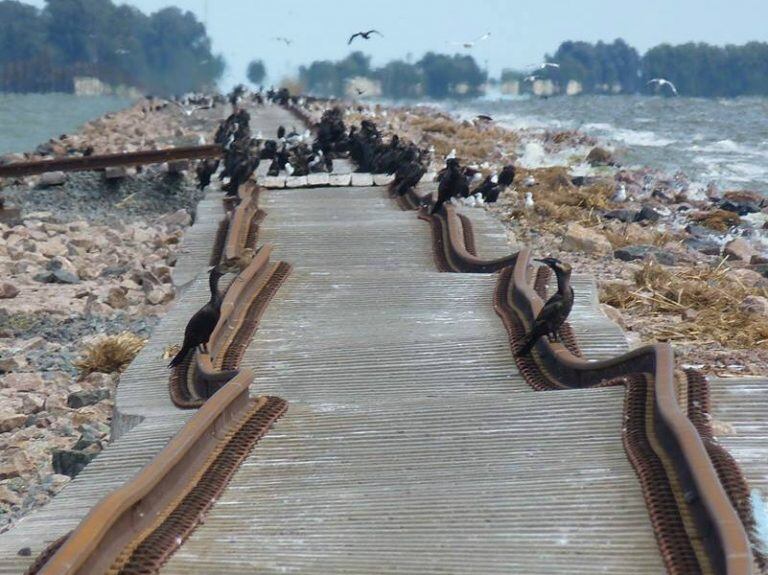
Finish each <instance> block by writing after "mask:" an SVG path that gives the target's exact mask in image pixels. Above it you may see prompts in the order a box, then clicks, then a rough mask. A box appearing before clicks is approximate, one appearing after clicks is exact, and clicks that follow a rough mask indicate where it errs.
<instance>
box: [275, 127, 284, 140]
mask: <svg viewBox="0 0 768 575" xmlns="http://www.w3.org/2000/svg"><path fill="white" fill-rule="evenodd" d="M283 138H285V126H282V125H281V126H278V127H277V139H278V140H282V139H283Z"/></svg>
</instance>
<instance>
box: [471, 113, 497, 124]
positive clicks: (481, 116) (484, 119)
mask: <svg viewBox="0 0 768 575" xmlns="http://www.w3.org/2000/svg"><path fill="white" fill-rule="evenodd" d="M475 119H477V120H480V121H482V122H493V118H491V117H490V116H488V115H486V114H478V115H477V116H475Z"/></svg>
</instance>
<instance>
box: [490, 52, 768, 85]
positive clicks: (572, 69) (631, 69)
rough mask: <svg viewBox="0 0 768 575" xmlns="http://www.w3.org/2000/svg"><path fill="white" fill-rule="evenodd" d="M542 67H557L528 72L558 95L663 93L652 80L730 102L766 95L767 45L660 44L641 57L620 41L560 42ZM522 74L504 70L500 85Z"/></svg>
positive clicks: (767, 79)
mask: <svg viewBox="0 0 768 575" xmlns="http://www.w3.org/2000/svg"><path fill="white" fill-rule="evenodd" d="M545 61H547V62H554V63H557V64H559V66H560V67H559V68H547V69H543V70H538V71H536V72H533V73H534V74H535V76H536V77H537V78H541V79H549V80H552V82H553V83H554V84H555V86H556V87H557V90H558V91H560V92H563V91H564V89H565V86H566V85H567V84H568V82H569V81H570V80H575V81H577V82H579V83H580V84H581V88H582V92H583V93H587V94H611V93H624V94H634V93H645V94H652V93H657V92H658V93H663V94H670V93H671V92H670V89H669V88H668V87H664V88H660V89H659V88H657V87H655V86H649V85H648V82H649V81H650V80H651V79H652V78H666V79H667V80H669V81H671V82H672V83H673V84H675V86H676V87H677V90H678V92H679V94H680V95H682V96H700V97H734V96H747V95H751V96H756V95H768V43H764V42H750V43H748V44H745V45H743V46H731V45H729V46H724V47H720V46H712V45H709V44H704V43H699V44H694V43H689V44H682V45H679V46H671V45H669V44H662V45H660V46H656V47H655V48H652V49H651V50H649V51H648V52H646V54H645V55H643V56H642V57H641V56H640V55H639V54H638V52H637V50H635V49H634V48H632V47H631V46H629V45H628V44H627V43H626V42H624V40H621V39H618V40H615V41H614V42H613V43H611V44H606V43H603V42H598V43H597V44H590V43H589V42H571V41H568V42H563V43H562V44H560V47H559V48H558V49H557V51H556V52H555V54H554V55H552V56H550V55H547V56H545ZM523 76H524V73H523V72H519V71H514V70H504V71H503V72H502V75H501V80H502V82H505V81H513V80H519V79H520V78H521V77H523Z"/></svg>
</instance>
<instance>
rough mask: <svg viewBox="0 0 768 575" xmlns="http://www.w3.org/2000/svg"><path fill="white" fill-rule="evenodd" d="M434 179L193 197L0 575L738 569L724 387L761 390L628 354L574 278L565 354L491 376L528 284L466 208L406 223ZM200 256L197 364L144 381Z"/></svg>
mask: <svg viewBox="0 0 768 575" xmlns="http://www.w3.org/2000/svg"><path fill="white" fill-rule="evenodd" d="M268 110H270V111H269V112H268V114H272V115H273V116H274V117H278V118H279V117H280V111H276V110H274V109H271V108H268ZM273 119H274V118H273ZM254 120H256V121H259V117H258V116H255V117H254ZM262 120H264V119H263V118H262ZM265 131H266V130H265ZM371 180H372V178H371ZM351 181H352V180H351V178H350V183H351ZM285 183H286V182H283V185H285ZM433 188H434V186H433V185H431V184H422V185H420V186H419V188H418V189H417V190H415V192H414V194H413V195H412V196H411V197H410V198H406V200H405V201H404V202H400V203H396V202H394V201H393V200H392V199H391V198H389V197H388V194H387V191H386V188H385V187H381V186H379V187H372V186H368V187H362V188H360V187H351V186H346V187H345V186H339V187H323V188H314V189H313V188H299V189H274V190H272V189H262V188H258V187H256V186H254V185H253V184H247V185H245V186H243V188H242V189H241V193H240V195H241V201H240V202H239V205H238V206H237V207H235V206H232V205H229V206H224V205H222V204H220V202H219V201H218V200H220V198H211V199H208V200H205V202H208V203H204V204H201V208H200V215H199V218H198V222H197V224H196V226H195V227H194V228H193V229H192V230H191V231H190V235H189V237H188V238H187V239H186V240H185V245H188V247H189V253H188V257H186V261H185V258H181V260H180V262H179V264H178V266H177V270H176V276H175V279H176V281H177V282H178V283H180V284H181V285H185V286H187V287H185V288H184V295H183V298H182V300H181V301H180V302H179V304H178V305H177V309H176V310H175V311H174V313H172V314H171V315H169V316H168V317H167V318H166V320H164V321H163V323H162V325H161V326H160V327H159V328H158V331H157V333H156V334H155V336H154V337H153V341H152V342H150V344H149V345H148V346H147V348H145V350H144V351H143V352H142V354H141V355H140V356H139V358H137V361H136V362H135V364H134V366H133V367H132V368H131V370H129V371H128V372H127V373H126V374H125V376H124V377H123V379H122V381H121V385H120V389H119V390H118V397H117V401H116V414H115V422H114V424H113V425H114V427H115V435H116V436H118V437H119V439H118V440H117V441H116V442H115V443H113V444H112V445H111V446H110V447H109V448H108V449H107V450H106V451H105V452H104V453H103V454H102V455H101V456H99V458H97V459H96V460H95V462H94V463H92V464H91V465H90V466H89V467H88V468H87V469H86V470H85V471H84V472H83V473H82V474H81V475H80V476H79V477H78V478H77V479H76V480H75V481H73V482H72V484H71V485H70V486H68V487H67V489H66V490H65V491H64V492H63V493H62V494H61V495H60V496H58V497H57V498H56V499H55V500H54V501H53V503H52V504H51V505H49V506H48V507H47V508H45V509H43V510H42V511H41V512H38V513H37V514H33V515H32V516H31V517H29V518H28V519H27V520H25V521H22V522H21V524H20V525H19V526H18V527H17V528H16V529H14V530H13V531H11V532H10V533H8V534H6V535H4V536H2V537H0V556H2V559H0V573H12V572H19V571H20V570H23V569H24V568H26V567H27V566H28V565H30V563H31V562H32V559H33V557H32V558H24V557H20V556H18V555H17V554H16V551H17V550H18V549H20V548H22V547H27V546H28V547H31V548H32V549H31V550H32V551H33V553H32V554H33V555H37V554H38V553H40V552H42V548H43V547H44V546H45V545H47V544H50V543H51V542H53V541H54V540H57V539H59V538H60V537H61V536H63V535H66V533H68V532H69V531H70V530H71V529H73V528H75V530H74V531H73V533H72V535H70V536H69V537H68V538H67V539H65V540H60V541H59V544H60V545H58V546H56V548H51V549H49V553H47V554H46V553H44V554H43V555H42V559H43V560H42V561H40V562H39V565H37V566H35V567H34V569H33V571H34V572H39V573H57V574H58V573H98V572H110V573H139V572H142V573H145V572H157V571H159V572H161V573H190V574H194V573H218V572H227V573H231V574H238V573H254V572H257V573H258V572H265V573H272V572H277V571H281V572H284V571H295V572H300V573H314V572H322V573H365V572H377V573H403V572H406V573H445V572H473V573H497V572H517V573H556V572H568V573H595V572H597V571H606V572H610V573H643V574H647V573H663V572H665V571H666V572H668V573H730V574H746V573H751V572H755V573H756V572H759V570H760V569H761V568H762V564H761V563H760V561H761V557H760V555H759V553H755V552H754V549H753V547H752V544H753V543H754V538H753V541H750V536H751V535H752V533H751V531H750V530H751V529H752V528H753V522H754V518H753V517H752V514H751V507H750V506H749V504H748V502H745V497H747V498H748V497H749V491H748V490H749V487H748V486H747V483H746V481H745V478H746V479H747V480H750V483H754V486H757V487H764V486H762V485H761V481H762V482H764V481H765V480H764V477H766V476H768V474H766V471H768V470H766V467H768V465H766V463H765V461H766V458H765V457H762V459H761V457H760V456H761V455H764V454H765V448H763V447H762V445H763V444H764V443H765V441H764V438H765V434H764V433H762V434H761V432H764V431H765V428H764V424H763V423H760V426H758V427H757V430H756V432H754V433H753V431H751V430H753V429H755V427H756V423H755V422H762V421H765V416H766V414H765V410H762V409H761V408H760V407H759V406H757V405H756V404H755V403H754V402H753V401H750V399H746V400H745V397H746V398H750V397H753V396H754V394H756V393H758V392H759V391H760V390H762V389H764V387H765V385H766V384H765V382H760V381H745V382H741V383H739V385H738V387H737V388H735V390H731V388H730V387H727V386H726V384H724V383H723V382H711V383H710V384H709V385H708V384H707V382H705V381H702V379H701V378H699V377H698V376H696V375H695V374H691V373H688V374H683V373H679V372H677V371H676V370H675V369H674V361H673V357H672V354H671V349H670V348H668V347H667V346H660V345H656V346H649V347H647V348H643V349H640V350H633V351H628V350H627V346H626V341H625V340H624V338H623V335H622V333H621V331H620V330H619V329H618V328H617V327H616V326H615V325H613V324H612V323H610V322H609V321H608V320H607V318H605V317H604V316H602V314H600V313H599V312H598V311H597V305H596V290H595V286H594V283H593V281H592V280H591V278H589V277H585V276H579V275H576V276H575V277H574V288H575V290H576V293H577V301H576V305H575V306H574V311H573V313H572V322H571V325H570V326H569V327H568V328H567V329H566V330H565V331H564V333H563V334H562V335H563V336H564V337H563V339H564V342H565V345H561V344H549V343H548V342H541V343H540V344H539V345H538V346H537V349H536V352H535V355H534V358H533V359H525V360H522V361H520V360H519V361H517V363H515V360H514V359H513V355H512V353H511V349H510V344H514V342H515V341H516V339H517V338H518V337H519V336H520V334H521V332H522V330H524V328H525V326H526V325H527V324H528V323H529V322H530V321H531V319H532V317H533V316H534V315H535V314H536V312H537V311H538V309H539V308H540V306H541V304H542V298H543V297H544V296H545V295H546V290H547V288H548V282H549V278H548V276H547V274H545V273H541V272H538V273H537V274H533V273H532V269H531V267H530V265H529V257H530V253H529V252H528V250H526V249H525V248H522V249H520V250H519V251H517V253H512V254H510V249H509V247H508V246H507V243H506V238H505V234H504V233H503V230H502V229H501V228H500V226H499V224H498V223H497V222H495V221H494V220H493V219H491V217H490V216H489V215H488V214H487V213H485V212H484V211H481V210H467V211H466V212H463V211H462V210H456V209H454V208H449V209H448V210H447V211H446V213H445V215H444V216H440V217H429V216H426V215H425V214H420V217H417V214H416V212H415V211H413V210H408V209H407V208H413V207H414V206H415V205H417V204H418V201H419V196H420V195H422V194H426V193H429V192H430V191H432V189H433ZM228 208H229V209H228ZM222 222H223V223H222ZM216 238H218V240H217V239H216ZM212 261H229V262H239V263H240V264H241V266H240V267H241V271H240V272H239V274H238V275H237V276H236V277H234V278H232V281H231V282H230V284H229V288H228V292H227V297H226V302H227V303H226V305H225V308H224V311H223V313H222V320H221V321H220V324H219V326H217V330H216V332H215V333H214V337H213V338H212V342H211V345H210V346H209V347H210V354H198V355H196V356H195V357H194V358H193V359H192V360H191V361H189V362H188V363H187V364H185V365H184V366H182V368H181V369H179V370H176V371H175V372H174V373H173V374H172V375H171V377H170V378H169V377H168V373H167V370H165V369H164V363H165V362H164V360H162V358H161V356H162V350H163V349H164V347H165V346H166V345H167V344H168V343H169V342H171V341H174V342H175V339H176V338H177V337H178V334H179V333H181V331H182V329H183V325H184V323H185V321H186V318H188V317H189V314H190V313H191V311H194V309H196V307H197V306H199V304H200V302H201V301H203V300H204V299H206V295H205V277H204V274H202V275H201V274H200V273H198V274H197V276H196V277H195V278H194V279H191V278H192V276H193V273H192V270H194V269H197V271H198V272H200V271H201V269H202V267H204V266H205V265H206V264H208V263H209V262H212ZM577 271H578V270H577ZM248 384H250V388H251V394H250V396H249V395H248V391H247V386H248ZM710 388H711V390H712V392H710ZM736 390H738V391H736ZM542 391H550V392H552V393H541V392H542ZM214 393H215V395H214ZM278 398H282V399H278ZM285 401H287V402H288V407H287V411H286V410H285V407H286V405H285V403H284V402H285ZM710 403H712V404H713V405H712V407H711V408H710V407H709V404H710ZM180 408H183V409H180ZM192 408H194V409H192ZM709 411H711V412H713V413H714V414H715V415H716V417H717V418H723V419H724V420H726V421H727V420H728V419H733V420H734V421H735V426H736V427H737V428H739V427H741V428H743V429H747V428H748V429H749V430H750V431H748V432H747V433H746V434H745V435H742V434H738V435H737V434H735V433H734V434H733V435H732V436H729V437H728V438H726V440H725V441H724V444H725V447H729V448H732V454H733V456H734V457H735V459H733V458H732V457H731V455H729V453H728V452H726V451H725V450H724V449H723V446H722V445H721V444H719V443H717V442H715V441H713V440H712V435H713V429H712V422H711V420H710V419H709V417H708V412H709ZM248 421H252V422H253V423H252V425H251V426H250V427H248V426H247V423H248ZM271 426H273V427H272V429H271V431H269V428H270V427H271ZM246 428H247V432H245V431H243V430H245V429H246ZM171 437H173V439H171V441H170V443H167V444H166V442H167V441H168V439H169V438H171ZM234 437H240V438H241V439H240V443H238V445H237V446H236V447H234V448H232V447H228V446H229V445H230V443H231V442H232V439H233V438H234ZM202 438H205V441H203V442H202V443H201V441H202ZM761 439H762V440H763V442H762V443H760V440H761ZM161 449H162V451H160V450H161ZM227 449H230V451H227ZM230 452H231V453H230ZM756 452H757V453H758V455H757V456H755V453H756ZM158 453H159V455H158ZM227 453H230V454H229V455H221V454H227ZM190 454H194V457H192V456H191V455H190ZM218 457H222V458H223V459H217V458H218ZM224 460H226V461H227V462H228V463H227V465H224V464H223V463H221V462H222V461H224ZM145 464H148V465H147V466H146V467H144V468H143V470H142V471H141V473H140V474H139V475H138V476H137V477H138V479H135V480H133V481H131V482H128V483H125V482H124V479H125V477H129V476H131V475H133V474H134V473H136V472H137V471H138V470H139V469H141V468H142V466H143V465H145ZM739 464H740V465H739ZM217 470H218V471H219V474H218V475H216V477H214V478H213V479H211V475H212V474H213V475H215V473H214V472H216V471H217ZM120 485H123V487H121V488H120V489H119V490H117V491H114V489H115V487H117V486H120ZM108 493H111V495H109V496H108V497H106V498H105V499H103V500H102V501H101V503H99V504H98V505H97V506H95V507H93V509H92V510H91V511H90V513H89V514H88V517H87V518H85V520H84V521H83V522H82V523H80V524H79V525H78V520H79V519H80V518H82V517H83V515H84V513H85V512H86V511H87V509H84V508H83V507H90V506H91V505H94V504H95V503H96V502H97V500H98V499H99V498H100V497H102V496H103V495H106V494H108ZM745 493H746V495H745ZM84 503H85V504H86V505H83V504H84ZM77 504H79V506H77V507H76V505H77ZM6 555H8V558H6V557H5V556H6Z"/></svg>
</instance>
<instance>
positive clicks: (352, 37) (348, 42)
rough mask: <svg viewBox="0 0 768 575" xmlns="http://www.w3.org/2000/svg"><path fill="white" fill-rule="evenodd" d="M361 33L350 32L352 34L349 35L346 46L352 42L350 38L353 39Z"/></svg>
mask: <svg viewBox="0 0 768 575" xmlns="http://www.w3.org/2000/svg"><path fill="white" fill-rule="evenodd" d="M362 35H363V33H362V32H355V33H354V34H352V35H351V36H350V37H349V40H347V46H349V45H350V44H351V43H352V40H354V39H355V38H357V37H358V36H362Z"/></svg>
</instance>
